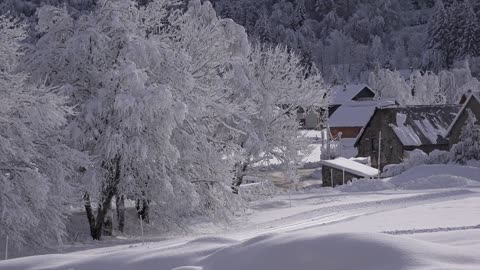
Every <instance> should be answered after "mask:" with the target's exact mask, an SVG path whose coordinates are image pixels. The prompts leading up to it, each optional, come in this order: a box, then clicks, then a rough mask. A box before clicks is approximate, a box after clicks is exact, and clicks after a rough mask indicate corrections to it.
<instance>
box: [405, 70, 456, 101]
mask: <svg viewBox="0 0 480 270" xmlns="http://www.w3.org/2000/svg"><path fill="white" fill-rule="evenodd" d="M410 88H411V92H412V96H411V97H410V99H409V100H408V101H407V104H408V105H433V104H445V103H447V98H446V92H444V91H442V89H441V88H440V84H439V78H438V76H437V75H436V74H434V73H432V72H425V73H421V72H420V71H415V72H414V73H413V74H411V75H410Z"/></svg>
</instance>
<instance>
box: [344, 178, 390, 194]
mask: <svg viewBox="0 0 480 270" xmlns="http://www.w3.org/2000/svg"><path fill="white" fill-rule="evenodd" d="M337 189H338V190H340V191H343V192H369V191H380V190H388V189H395V186H394V185H393V184H390V183H389V182H388V181H382V180H378V179H361V180H355V179H354V180H353V182H349V183H347V184H345V185H342V186H339V187H337Z"/></svg>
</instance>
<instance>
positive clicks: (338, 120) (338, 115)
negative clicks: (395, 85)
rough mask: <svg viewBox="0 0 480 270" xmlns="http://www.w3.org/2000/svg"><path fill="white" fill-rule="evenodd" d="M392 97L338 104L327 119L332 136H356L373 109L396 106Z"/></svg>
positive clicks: (353, 137)
mask: <svg viewBox="0 0 480 270" xmlns="http://www.w3.org/2000/svg"><path fill="white" fill-rule="evenodd" d="M397 105H398V103H397V102H396V101H395V100H394V99H382V100H371V101H350V102H346V103H344V104H343V105H342V106H340V107H339V108H338V109H337V110H335V112H334V113H333V114H332V115H331V116H330V118H329V119H328V126H329V128H330V133H331V135H332V137H334V138H336V137H341V138H343V139H345V138H352V139H355V138H357V136H358V134H360V131H361V130H362V129H363V128H364V127H365V125H366V124H367V123H368V121H369V120H370V118H371V117H372V115H373V113H374V112H375V109H377V108H385V107H392V106H397Z"/></svg>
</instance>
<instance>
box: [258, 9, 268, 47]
mask: <svg viewBox="0 0 480 270" xmlns="http://www.w3.org/2000/svg"><path fill="white" fill-rule="evenodd" d="M255 34H256V36H257V37H258V39H259V40H260V41H261V42H263V43H269V42H271V41H272V39H271V36H272V32H271V27H270V18H269V17H268V12H267V8H266V7H265V6H263V7H262V10H261V11H260V18H259V19H258V20H257V23H256V24H255Z"/></svg>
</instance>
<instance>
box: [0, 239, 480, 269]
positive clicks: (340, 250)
mask: <svg viewBox="0 0 480 270" xmlns="http://www.w3.org/2000/svg"><path fill="white" fill-rule="evenodd" d="M478 255H479V252H478V251H475V250H467V249H466V248H465V250H464V249H462V248H459V247H455V248H453V247H450V246H447V245H440V244H433V243H430V242H426V241H420V240H415V239H413V238H408V237H401V236H391V235H386V234H368V233H367V234H358V233H355V234H353V233H342V234H330V235H325V234H317V233H291V234H278V235H277V234H268V235H262V236H258V237H255V238H252V239H250V240H247V241H244V242H237V243H236V242H234V241H232V240H229V239H223V238H201V239H198V240H195V241H192V242H188V243H185V244H183V245H181V246H173V247H170V248H168V247H155V246H148V245H146V246H138V247H127V246H125V247H124V248H121V249H118V247H117V250H109V249H98V250H91V251H87V252H79V253H72V254H67V255H47V256H36V257H27V258H23V259H15V260H10V261H6V262H3V263H0V269H11V270H14V269H75V270H82V269H89V270H97V269H98V270H100V269H102V270H103V269H119V270H121V269H125V270H126V269H142V270H143V269H145V270H148V269H152V270H154V269H155V270H158V269H162V270H246V269H252V270H292V269H302V270H318V269H328V270H347V269H369V270H375V269H378V270H385V269H391V270H393V269H459V270H460V269H479V267H480V258H479V256H478Z"/></svg>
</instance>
